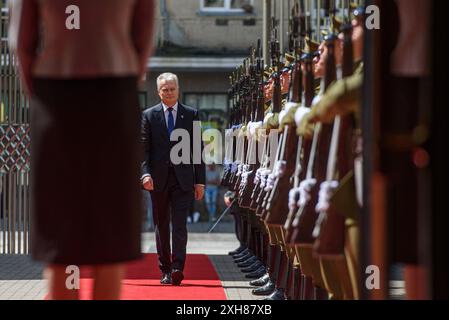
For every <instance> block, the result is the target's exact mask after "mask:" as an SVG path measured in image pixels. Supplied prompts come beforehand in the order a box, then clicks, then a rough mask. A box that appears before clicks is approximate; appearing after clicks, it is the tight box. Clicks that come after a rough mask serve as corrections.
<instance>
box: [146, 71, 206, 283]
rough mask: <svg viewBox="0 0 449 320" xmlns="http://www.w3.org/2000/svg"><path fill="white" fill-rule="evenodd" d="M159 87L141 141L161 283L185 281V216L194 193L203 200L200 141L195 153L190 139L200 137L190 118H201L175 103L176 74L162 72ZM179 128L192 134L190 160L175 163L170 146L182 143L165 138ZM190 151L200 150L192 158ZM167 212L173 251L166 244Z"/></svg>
mask: <svg viewBox="0 0 449 320" xmlns="http://www.w3.org/2000/svg"><path fill="white" fill-rule="evenodd" d="M157 90H158V94H159V97H160V98H161V103H159V104H157V105H155V106H153V107H151V108H149V109H147V110H145V111H144V113H143V117H142V142H143V144H144V148H145V159H144V161H143V163H142V185H143V188H144V189H146V190H148V191H150V192H151V198H152V200H153V219H154V226H155V234H156V246H157V253H158V260H159V268H160V270H161V272H162V278H161V283H162V284H170V283H172V284H173V285H180V284H181V281H182V280H183V279H184V274H183V270H184V265H185V259H186V246H187V226H186V223H187V215H188V213H189V210H190V206H191V203H192V201H193V197H195V199H196V200H201V199H202V198H203V195H204V184H205V166H204V162H203V160H202V150H203V144H202V141H200V146H201V150H199V151H196V150H195V149H194V148H193V144H194V143H193V139H201V137H200V136H199V137H194V121H199V116H198V111H197V110H196V109H194V108H191V107H188V106H185V105H183V104H181V103H180V102H178V97H179V85H178V78H177V76H176V75H174V74H172V73H163V74H161V75H160V76H159V77H158V78H157ZM197 124H199V123H197ZM177 129H183V130H185V131H184V132H188V134H189V137H190V141H188V142H189V145H190V150H189V151H190V152H189V155H188V159H189V161H188V163H184V162H181V163H180V164H178V161H176V159H174V157H173V156H172V157H171V156H170V151H171V149H172V148H173V146H174V145H175V144H177V143H178V141H181V139H178V140H177V141H170V138H169V137H170V136H172V138H174V136H175V135H172V132H173V131H174V130H177ZM178 131H179V130H177V131H176V132H178ZM183 142H184V143H185V142H186V141H183ZM193 151H195V152H201V154H199V155H195V157H193ZM176 155H177V153H176ZM176 155H174V156H176ZM198 159H199V161H198ZM194 160H195V162H194ZM196 162H199V163H196ZM170 209H171V210H170ZM170 216H171V222H172V231H173V234H172V246H173V250H171V248H170Z"/></svg>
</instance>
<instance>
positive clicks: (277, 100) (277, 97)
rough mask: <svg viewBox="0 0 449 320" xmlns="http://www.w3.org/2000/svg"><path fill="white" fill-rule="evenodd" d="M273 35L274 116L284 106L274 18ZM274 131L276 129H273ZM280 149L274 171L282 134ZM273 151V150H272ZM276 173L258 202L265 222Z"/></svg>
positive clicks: (271, 50)
mask: <svg viewBox="0 0 449 320" xmlns="http://www.w3.org/2000/svg"><path fill="white" fill-rule="evenodd" d="M272 23H273V33H272V39H271V42H270V52H271V65H272V68H273V71H274V72H273V75H272V77H273V98H272V104H273V113H274V114H279V112H280V111H281V104H282V93H281V79H280V72H281V70H280V62H281V59H280V56H281V52H280V46H279V41H278V39H277V27H276V26H275V20H274V18H273V21H272ZM273 129H274V128H273ZM279 142H280V143H279V148H278V150H277V156H276V161H275V163H274V167H273V169H274V168H275V167H276V164H277V162H278V161H279V159H280V155H281V154H280V148H281V147H282V146H283V145H285V141H284V135H283V133H281V136H280V138H279ZM271 151H273V150H271ZM274 174H275V173H274V172H272V173H271V176H270V177H269V178H270V179H269V180H268V181H267V182H268V185H267V186H266V187H265V189H264V191H265V192H264V193H262V194H261V195H264V197H263V198H260V195H259V200H260V201H258V204H259V206H258V208H257V210H256V214H257V215H258V216H259V217H261V219H262V220H265V218H266V215H267V210H266V207H267V204H268V199H269V197H270V194H271V191H272V190H273V189H272V187H273V185H272V184H270V183H269V182H271V181H272V180H273V177H274Z"/></svg>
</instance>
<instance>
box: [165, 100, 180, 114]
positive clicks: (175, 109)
mask: <svg viewBox="0 0 449 320" xmlns="http://www.w3.org/2000/svg"><path fill="white" fill-rule="evenodd" d="M162 107H163V108H164V113H165V112H167V109H168V108H170V107H169V106H166V105H165V104H164V103H163V102H162ZM172 108H173V110H174V111H175V112H177V111H178V103H177V102H176V103H175V105H174V106H173V107H172Z"/></svg>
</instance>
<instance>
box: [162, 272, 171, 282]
mask: <svg viewBox="0 0 449 320" xmlns="http://www.w3.org/2000/svg"><path fill="white" fill-rule="evenodd" d="M170 283H171V276H170V273H164V274H163V275H162V277H161V284H170Z"/></svg>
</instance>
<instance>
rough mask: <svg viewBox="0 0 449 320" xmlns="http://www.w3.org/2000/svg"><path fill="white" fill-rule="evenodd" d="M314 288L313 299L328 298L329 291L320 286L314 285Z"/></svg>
mask: <svg viewBox="0 0 449 320" xmlns="http://www.w3.org/2000/svg"><path fill="white" fill-rule="evenodd" d="M314 289H315V290H314V291H315V292H314V295H315V300H329V293H328V292H327V290H326V289H323V288H320V287H315V288H314Z"/></svg>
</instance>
